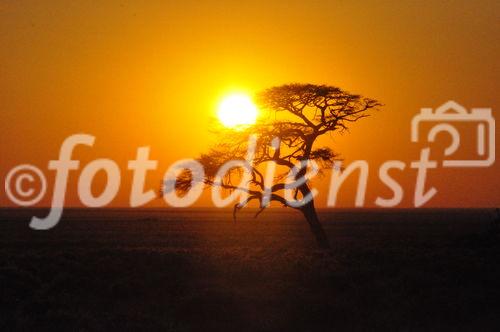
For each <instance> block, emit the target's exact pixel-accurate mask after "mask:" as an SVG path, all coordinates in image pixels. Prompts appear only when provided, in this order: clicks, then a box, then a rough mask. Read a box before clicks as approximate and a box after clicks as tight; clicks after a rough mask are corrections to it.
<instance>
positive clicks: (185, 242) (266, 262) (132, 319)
mask: <svg viewBox="0 0 500 332" xmlns="http://www.w3.org/2000/svg"><path fill="white" fill-rule="evenodd" d="M288 211H289V210H283V209H280V210H273V209H269V210H266V211H265V212H264V213H263V214H262V215H261V216H260V217H259V218H258V219H254V218H253V213H254V212H255V211H252V210H251V209H250V210H242V211H241V212H240V215H239V218H238V221H237V222H233V221H232V216H231V213H230V212H228V211H224V210H210V209H190V210H175V211H174V210H152V209H151V210H120V209H110V210H79V209H69V210H67V211H66V212H65V215H64V217H63V220H62V221H61V222H60V224H59V225H58V226H57V227H55V228H54V229H52V230H50V231H45V232H37V231H32V230H30V229H29V226H28V222H29V219H30V216H31V215H33V214H35V215H38V216H43V215H44V214H45V213H46V211H45V210H42V209H40V210H16V209H1V210H0V216H1V222H0V252H1V253H0V278H1V281H0V285H1V286H0V289H1V294H0V301H1V312H2V315H1V319H0V328H1V329H2V330H5V331H6V330H10V329H14V328H15V329H17V330H34V329H37V330H62V329H65V330H69V329H71V330H154V329H161V330H165V331H193V330H197V331H200V330H204V331H221V330H232V331H235V330H239V331H290V330H292V331H333V330H336V329H341V330H391V331H392V330H398V331H419V330H443V329H446V330H498V327H499V326H500V318H499V317H500V300H499V299H500V283H499V280H500V259H499V258H500V241H499V234H498V232H497V231H496V230H495V228H494V223H493V220H494V218H495V211H493V210H481V209H471V210H460V209H454V210H430V209H423V210H418V211H416V210H335V211H328V210H319V213H318V214H319V218H320V220H321V221H322V223H323V225H324V228H325V231H326V233H327V235H328V238H329V240H330V242H331V245H332V250H331V251H324V250H318V249H317V245H316V243H315V240H314V237H313V235H312V234H311V233H310V232H309V231H308V228H307V227H308V226H307V224H306V223H304V222H303V220H302V216H301V215H300V213H298V212H296V211H295V212H294V211H289V212H288Z"/></svg>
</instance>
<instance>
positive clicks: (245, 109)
mask: <svg viewBox="0 0 500 332" xmlns="http://www.w3.org/2000/svg"><path fill="white" fill-rule="evenodd" d="M257 115H258V111H257V107H256V106H255V104H254V103H253V102H252V99H251V98H250V97H249V96H248V95H246V94H242V93H238V94H231V95H229V96H226V97H225V98H224V99H222V101H221V103H220V104H219V107H218V110H217V117H218V118H219V121H220V122H221V123H222V124H223V125H224V126H226V127H229V128H235V127H239V126H244V125H251V124H254V123H255V121H256V120H257Z"/></svg>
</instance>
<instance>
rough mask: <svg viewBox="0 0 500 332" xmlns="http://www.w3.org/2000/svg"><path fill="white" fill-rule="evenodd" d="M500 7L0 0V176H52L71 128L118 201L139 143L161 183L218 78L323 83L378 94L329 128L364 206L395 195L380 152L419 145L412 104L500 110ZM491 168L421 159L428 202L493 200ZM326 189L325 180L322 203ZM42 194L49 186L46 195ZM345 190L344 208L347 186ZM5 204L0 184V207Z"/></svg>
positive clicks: (223, 85) (196, 142)
mask: <svg viewBox="0 0 500 332" xmlns="http://www.w3.org/2000/svg"><path fill="white" fill-rule="evenodd" d="M499 9H500V4H499V2H498V1H466V0H463V1H446V2H442V3H436V2H435V1H419V2H414V1H384V2H380V1H290V0H288V1H274V2H270V1H248V2H247V1H243V2H238V1H219V2H215V1H210V2H209V1H205V2H202V3H199V2H198V1H182V2H180V1H176V2H174V1H172V2H167V1H157V2H148V4H144V3H142V2H139V1H137V2H134V1H120V2H112V1H107V2H106V4H104V3H101V2H96V1H82V2H77V3H70V2H67V1H51V2H38V1H16V2H13V1H12V2H3V3H2V4H0V45H1V47H0V107H1V111H0V152H1V165H0V175H1V178H2V180H3V179H4V178H5V175H6V173H7V172H8V171H9V170H10V169H11V168H12V167H14V166H15V165H17V164H21V163H30V164H34V165H36V166H38V167H40V168H41V169H43V170H44V171H45V174H46V175H47V176H48V178H49V187H51V184H52V181H53V179H52V177H51V175H52V173H53V171H49V170H47V162H48V161H49V160H51V159H56V158H57V156H58V152H59V146H60V144H61V143H62V141H63V140H64V139H65V138H66V137H67V136H69V135H71V134H75V133H88V134H92V135H94V136H96V143H95V144H94V147H92V148H88V147H79V148H77V150H76V151H75V153H74V158H77V159H81V160H82V163H83V165H85V163H86V162H88V161H90V160H93V159H96V158H103V157H105V158H111V159H113V160H115V161H116V162H117V163H118V164H119V165H120V167H121V170H122V176H123V177H124V178H125V179H124V181H123V182H122V188H121V190H120V193H119V195H118V197H117V198H116V199H115V200H114V201H113V206H127V205H128V194H129V192H130V189H129V187H130V179H129V178H130V171H128V170H127V169H126V165H127V161H128V160H130V159H133V158H134V157H135V154H136V149H137V148H138V147H140V146H150V147H151V158H153V159H158V160H159V161H160V163H159V167H158V171H157V172H151V173H150V174H149V175H148V187H149V188H153V189H157V187H158V184H159V182H160V180H161V177H162V175H163V172H164V171H165V170H166V169H167V168H168V166H169V165H170V164H171V163H173V162H174V161H176V160H178V159H181V158H191V157H196V156H197V155H198V154H199V153H200V152H203V151H205V150H206V149H207V148H208V146H209V145H210V142H211V141H213V137H212V135H211V134H210V132H209V128H210V124H211V123H212V122H213V121H214V120H213V116H214V114H215V105H216V103H217V101H218V100H219V99H220V97H221V96H223V95H224V94H225V93H226V92H227V91H231V90H234V89H237V90H244V91H248V92H250V93H252V92H256V91H259V90H261V89H264V88H267V87H270V86H274V85H280V84H284V83H290V82H304V83H320V84H329V85H335V86H339V87H341V88H343V89H346V90H349V91H352V92H356V93H361V94H363V95H365V96H368V97H372V98H376V99H378V100H380V101H382V102H383V103H384V104H385V106H384V107H383V109H382V111H380V112H377V113H375V114H374V115H373V116H372V117H371V118H368V119H363V120H361V122H359V123H356V124H354V125H353V126H352V130H351V131H350V133H348V134H344V135H342V136H340V135H334V136H333V138H332V140H331V144H332V146H333V147H334V149H335V150H337V151H338V152H340V153H341V154H342V156H343V157H344V158H345V159H346V162H347V163H349V162H352V161H354V160H357V159H366V160H368V161H369V162H370V167H371V168H370V172H371V174H370V180H369V187H368V196H367V205H372V203H373V200H374V199H375V197H376V196H377V195H379V194H380V195H384V194H388V193H390V191H387V189H385V188H384V187H383V186H381V185H380V184H379V182H378V179H377V172H378V167H379V165H380V164H381V163H382V162H383V161H385V160H390V159H397V160H402V161H404V162H406V163H409V162H410V161H411V160H416V159H417V158H418V153H419V152H418V151H419V147H416V146H415V145H414V144H412V143H411V142H410V121H411V118H412V116H413V115H414V114H416V113H417V112H418V111H419V109H420V108H421V107H433V108H434V107H437V106H439V105H441V104H442V103H444V102H445V101H447V100H450V99H453V100H455V101H457V102H459V103H461V104H463V105H464V106H466V107H491V108H492V109H493V114H494V115H496V114H498V108H499V107H500V97H499V94H498V92H497V88H498V83H499V70H498V69H499V66H498V64H499V61H498V59H499V58H500V52H499V51H500V46H499V43H498V35H499V33H500V26H499V24H500V23H499V22H500V20H499V14H500V11H499ZM498 136H500V135H499V134H498V131H497V138H498ZM497 146H498V143H497ZM497 151H498V149H497ZM78 174H79V172H78V171H73V172H72V173H71V175H70V189H69V191H68V205H78V198H77V195H76V181H77V179H78ZM394 174H395V178H397V179H398V181H400V182H401V183H403V184H404V188H405V197H404V201H403V203H404V204H403V206H411V202H412V195H413V186H414V181H415V174H416V173H415V171H413V170H410V169H408V168H407V169H406V170H405V171H404V172H401V173H399V174H398V172H397V171H396V172H395V173H394ZM498 175H499V166H498V163H496V164H495V165H493V166H492V167H490V168H486V169H445V170H436V171H431V174H430V175H429V179H428V183H429V184H430V185H432V186H435V187H436V188H437V189H438V191H439V192H438V194H437V195H436V197H435V198H433V199H432V201H431V202H430V203H429V204H428V206H450V207H465V206H477V207H480V206H500V189H499V188H500V180H499V176H498ZM328 181H329V177H328V176H327V177H325V178H324V179H322V180H321V181H319V182H318V181H317V185H318V186H319V187H320V188H325V185H326V184H327V183H328ZM97 183H99V181H97ZM2 187H3V185H2ZM325 200H326V191H325V189H321V190H320V197H319V198H318V201H319V202H320V204H319V205H321V202H324V201H325ZM48 202H50V195H47V196H46V197H45V198H44V199H43V200H42V202H41V205H46V204H47V203H48ZM340 202H341V203H342V204H341V205H342V206H352V205H353V195H352V188H346V190H345V193H344V194H343V196H342V192H341V199H340ZM9 205H11V204H10V203H9V202H8V201H7V199H6V195H5V192H4V191H3V190H2V191H1V192H0V206H9ZM199 205H208V201H207V200H206V199H203V200H201V201H200V204H199ZM151 206H164V203H163V201H155V202H153V203H152V204H151Z"/></svg>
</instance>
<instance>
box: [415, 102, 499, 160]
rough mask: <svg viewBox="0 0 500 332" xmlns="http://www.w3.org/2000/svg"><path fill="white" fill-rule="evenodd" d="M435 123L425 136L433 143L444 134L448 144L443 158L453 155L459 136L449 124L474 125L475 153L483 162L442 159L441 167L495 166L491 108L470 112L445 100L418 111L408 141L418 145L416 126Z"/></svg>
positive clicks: (493, 128)
mask: <svg viewBox="0 0 500 332" xmlns="http://www.w3.org/2000/svg"><path fill="white" fill-rule="evenodd" d="M422 122H438V124H436V125H435V126H434V127H432V129H431V130H430V131H429V132H428V133H427V142H434V141H435V139H436V137H437V134H438V133H440V132H447V133H448V134H450V136H451V138H452V142H451V144H450V145H449V146H448V147H447V148H446V149H445V150H444V155H445V157H446V156H451V155H453V154H454V153H455V152H456V151H457V150H458V148H459V147H460V133H459V131H458V130H457V129H456V128H455V127H454V126H453V125H452V124H451V123H453V122H477V136H476V139H477V145H476V148H477V153H478V155H479V156H485V158H483V159H473V160H466V159H462V160H456V159H445V160H443V161H442V164H443V167H489V166H491V165H493V164H494V163H495V118H494V117H493V114H492V112H491V108H472V109H471V110H470V112H468V111H467V109H466V108H465V107H464V106H462V105H460V104H459V103H457V102H455V101H453V100H449V101H447V102H446V103H444V104H443V105H441V106H439V107H438V108H436V109H435V110H434V111H433V109H432V108H422V109H420V113H419V114H417V115H415V116H414V117H413V119H412V121H411V141H412V142H414V143H415V142H418V141H419V132H418V129H419V124H420V123H422Z"/></svg>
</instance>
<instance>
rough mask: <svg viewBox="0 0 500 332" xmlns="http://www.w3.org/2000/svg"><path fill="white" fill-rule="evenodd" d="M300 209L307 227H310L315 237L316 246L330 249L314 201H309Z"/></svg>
mask: <svg viewBox="0 0 500 332" xmlns="http://www.w3.org/2000/svg"><path fill="white" fill-rule="evenodd" d="M301 211H302V214H303V215H304V217H305V218H306V220H307V223H308V224H309V227H310V228H311V232H312V233H313V235H314V237H315V238H316V242H317V244H318V247H319V248H320V249H331V247H330V242H329V241H328V237H327V236H326V233H325V230H324V229H323V226H322V225H321V223H320V222H319V219H318V215H317V214H316V208H315V207H314V201H311V202H310V203H308V204H306V205H305V206H304V207H302V209H301Z"/></svg>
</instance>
